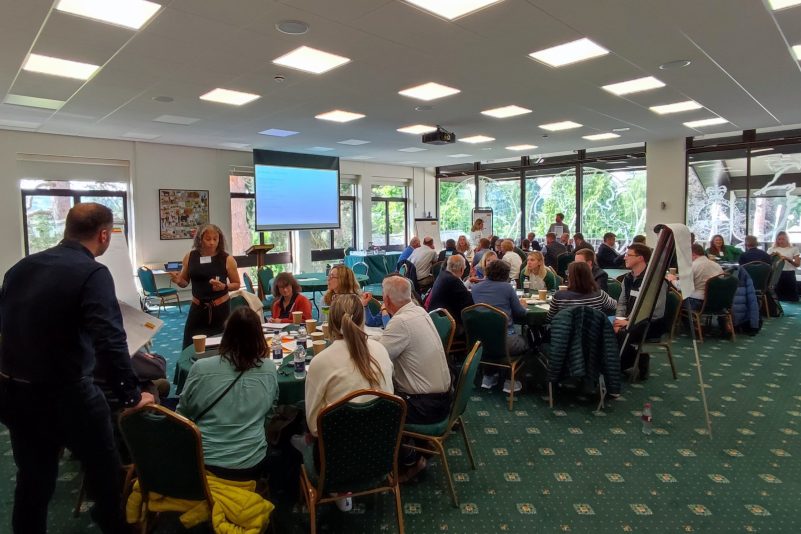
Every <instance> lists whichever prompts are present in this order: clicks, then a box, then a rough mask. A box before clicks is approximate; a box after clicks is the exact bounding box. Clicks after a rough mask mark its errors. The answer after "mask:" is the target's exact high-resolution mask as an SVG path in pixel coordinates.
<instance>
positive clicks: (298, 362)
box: [293, 347, 306, 380]
mask: <svg viewBox="0 0 801 534" xmlns="http://www.w3.org/2000/svg"><path fill="white" fill-rule="evenodd" d="M293 361H294V364H295V380H303V378H304V377H305V376H306V349H305V348H304V347H298V350H296V351H295V356H294V358H293Z"/></svg>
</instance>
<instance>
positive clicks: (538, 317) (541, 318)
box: [526, 304, 548, 328]
mask: <svg viewBox="0 0 801 534" xmlns="http://www.w3.org/2000/svg"><path fill="white" fill-rule="evenodd" d="M546 315H548V312H547V310H543V309H542V308H538V307H537V306H535V305H533V304H532V305H530V306H528V311H527V312H526V323H527V324H528V326H529V327H531V328H535V327H538V326H542V325H543V324H545V316H546Z"/></svg>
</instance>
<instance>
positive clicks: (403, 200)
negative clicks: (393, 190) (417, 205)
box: [370, 184, 409, 252]
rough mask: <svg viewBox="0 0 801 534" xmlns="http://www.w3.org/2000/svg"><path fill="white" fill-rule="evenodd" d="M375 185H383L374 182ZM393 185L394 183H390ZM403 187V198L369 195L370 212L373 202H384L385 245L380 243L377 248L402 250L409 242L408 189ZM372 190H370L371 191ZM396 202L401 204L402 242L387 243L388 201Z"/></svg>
mask: <svg viewBox="0 0 801 534" xmlns="http://www.w3.org/2000/svg"><path fill="white" fill-rule="evenodd" d="M376 185H383V184H376ZM392 185H395V184H392ZM402 187H403V195H404V196H403V198H400V197H374V196H371V197H370V210H371V212H372V209H373V203H374V202H383V203H384V221H385V224H386V231H385V232H384V238H385V243H386V245H382V246H379V247H377V248H378V249H379V250H384V251H387V252H391V251H402V250H403V249H404V248H406V243H408V242H409V224H408V217H409V212H408V200H409V199H408V195H409V189H408V187H407V186H405V185H404V186H402ZM371 192H372V191H371ZM390 202H396V203H398V204H403V244H401V245H390V244H389V235H390V223H389V203H390ZM372 233H373V230H372V229H371V230H370V234H371V235H370V238H371V239H372Z"/></svg>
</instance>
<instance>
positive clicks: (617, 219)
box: [571, 158, 646, 246]
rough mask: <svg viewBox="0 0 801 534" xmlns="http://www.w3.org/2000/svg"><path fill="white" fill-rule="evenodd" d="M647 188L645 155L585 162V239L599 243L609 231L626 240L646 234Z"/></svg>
mask: <svg viewBox="0 0 801 534" xmlns="http://www.w3.org/2000/svg"><path fill="white" fill-rule="evenodd" d="M645 187H646V171H645V158H640V159H629V160H627V161H626V162H625V163H602V162H597V163H593V164H587V165H585V166H584V167H583V180H582V195H581V196H582V201H581V202H582V206H583V209H582V212H581V215H582V218H581V232H582V234H584V239H585V240H587V241H588V242H589V243H591V244H592V245H593V246H596V245H599V244H600V243H601V242H602V241H603V236H604V234H605V233H606V232H613V233H614V234H615V235H616V236H617V238H618V239H620V240H623V241H624V242H629V241H630V240H631V238H633V237H634V236H635V235H637V234H643V233H645V204H646V198H645ZM571 229H572V228H571Z"/></svg>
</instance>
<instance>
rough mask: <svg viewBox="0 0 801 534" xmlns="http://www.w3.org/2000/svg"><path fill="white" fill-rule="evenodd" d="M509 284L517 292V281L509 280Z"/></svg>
mask: <svg viewBox="0 0 801 534" xmlns="http://www.w3.org/2000/svg"><path fill="white" fill-rule="evenodd" d="M509 284H510V285H511V286H512V289H514V290H515V291H517V280H509Z"/></svg>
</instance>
